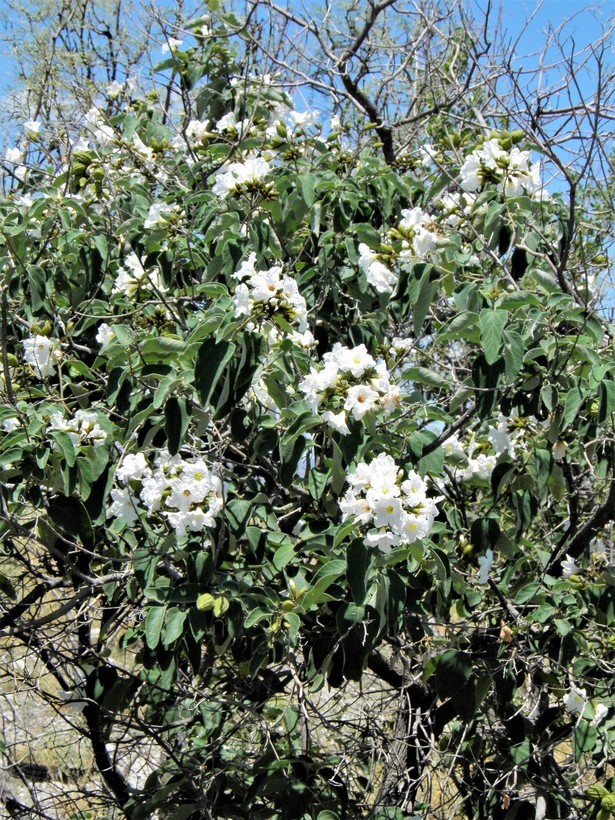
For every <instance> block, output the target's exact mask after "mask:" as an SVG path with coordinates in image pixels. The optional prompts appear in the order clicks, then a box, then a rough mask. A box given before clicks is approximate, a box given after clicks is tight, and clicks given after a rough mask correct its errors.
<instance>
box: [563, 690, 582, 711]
mask: <svg viewBox="0 0 615 820" xmlns="http://www.w3.org/2000/svg"><path fill="white" fill-rule="evenodd" d="M586 705H587V693H586V691H585V689H579V688H578V687H576V686H574V684H573V685H572V686H571V687H570V691H569V692H568V694H567V695H566V699H565V700H564V706H565V708H566V711H567V712H568V714H570V715H574V714H578V715H581V714H582V713H583V710H584V709H585V706H586Z"/></svg>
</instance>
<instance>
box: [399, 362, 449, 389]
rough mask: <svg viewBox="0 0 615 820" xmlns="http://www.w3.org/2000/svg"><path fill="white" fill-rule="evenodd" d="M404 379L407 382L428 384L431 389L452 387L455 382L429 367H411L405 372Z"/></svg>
mask: <svg viewBox="0 0 615 820" xmlns="http://www.w3.org/2000/svg"><path fill="white" fill-rule="evenodd" d="M402 378H403V379H406V380H407V381H411V382H417V383H418V384H427V385H429V386H430V387H442V388H446V387H451V386H452V384H453V382H452V381H451V379H448V378H447V377H446V376H445V375H443V374H442V373H436V372H435V371H433V370H429V369H428V368H427V367H409V368H408V369H407V370H404V372H403V374H402Z"/></svg>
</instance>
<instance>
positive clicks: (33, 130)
mask: <svg viewBox="0 0 615 820" xmlns="http://www.w3.org/2000/svg"><path fill="white" fill-rule="evenodd" d="M41 128H42V124H41V123H40V122H39V121H38V120H28V121H27V122H24V124H23V130H24V131H25V132H26V136H27V137H29V138H30V139H32V137H37V136H38V135H39V134H40V132H41Z"/></svg>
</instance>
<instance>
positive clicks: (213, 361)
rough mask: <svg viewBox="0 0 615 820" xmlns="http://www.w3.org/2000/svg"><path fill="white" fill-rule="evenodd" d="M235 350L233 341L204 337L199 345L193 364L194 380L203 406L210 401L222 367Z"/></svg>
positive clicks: (220, 375) (222, 370)
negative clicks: (219, 340)
mask: <svg viewBox="0 0 615 820" xmlns="http://www.w3.org/2000/svg"><path fill="white" fill-rule="evenodd" d="M234 352H235V344H234V343H233V342H216V341H215V339H213V338H209V339H206V340H205V341H204V342H203V344H202V345H201V346H200V348H199V351H198V353H197V357H196V363H195V366H194V382H195V385H196V389H197V393H198V395H199V399H200V400H201V403H202V404H203V406H206V405H208V404H209V403H210V401H211V397H212V394H213V392H214V389H215V387H216V385H217V384H218V382H219V381H220V378H221V377H222V374H223V373H224V369H225V367H226V365H227V364H228V362H229V361H230V359H231V358H232V356H233V354H234Z"/></svg>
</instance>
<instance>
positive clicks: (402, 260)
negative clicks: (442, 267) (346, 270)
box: [359, 208, 439, 293]
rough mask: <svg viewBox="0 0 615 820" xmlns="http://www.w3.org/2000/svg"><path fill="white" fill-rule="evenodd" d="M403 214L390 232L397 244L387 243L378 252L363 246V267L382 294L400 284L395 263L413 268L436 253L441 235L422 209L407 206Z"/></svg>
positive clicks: (368, 279) (390, 237) (361, 255)
mask: <svg viewBox="0 0 615 820" xmlns="http://www.w3.org/2000/svg"><path fill="white" fill-rule="evenodd" d="M401 215H402V219H401V221H400V222H399V223H398V225H397V227H396V228H392V229H391V230H390V231H389V233H388V235H387V239H388V241H389V242H390V243H393V244H389V245H385V246H384V248H383V249H382V250H381V251H374V250H372V249H371V248H370V247H368V245H366V244H365V243H363V242H362V243H361V244H360V245H359V267H360V268H361V270H362V271H363V272H364V273H365V276H366V277H367V281H368V283H369V284H370V285H372V287H374V288H375V289H376V290H377V291H378V293H392V292H393V290H394V289H395V287H396V285H397V278H398V275H397V273H396V272H395V271H394V270H391V265H393V266H397V265H399V267H400V268H401V269H402V270H409V269H411V268H412V267H413V265H415V264H417V263H419V262H426V261H430V260H433V259H434V258H435V256H436V250H437V244H438V239H439V237H438V234H437V233H436V230H435V225H434V222H433V219H432V218H431V217H430V216H429V215H428V214H426V213H425V211H423V210H422V209H421V208H411V209H405V210H403V211H402V212H401ZM385 259H386V261H387V264H385V261H384V260H385Z"/></svg>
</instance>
